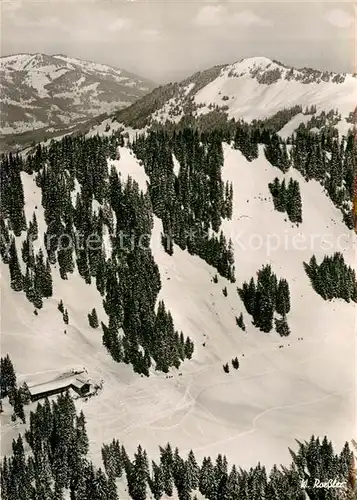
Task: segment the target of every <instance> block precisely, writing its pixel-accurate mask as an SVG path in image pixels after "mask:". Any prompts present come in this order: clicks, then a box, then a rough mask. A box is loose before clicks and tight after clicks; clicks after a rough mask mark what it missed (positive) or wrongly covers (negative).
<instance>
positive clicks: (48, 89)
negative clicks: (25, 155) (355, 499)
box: [0, 54, 155, 134]
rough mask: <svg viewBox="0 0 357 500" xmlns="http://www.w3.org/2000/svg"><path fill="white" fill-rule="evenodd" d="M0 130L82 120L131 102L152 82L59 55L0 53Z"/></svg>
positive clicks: (68, 123) (39, 127)
mask: <svg viewBox="0 0 357 500" xmlns="http://www.w3.org/2000/svg"><path fill="white" fill-rule="evenodd" d="M0 82H1V83H0V89H1V133H2V134H14V133H22V132H27V131H33V130H35V129H43V128H46V127H63V126H68V125H72V124H74V123H79V122H83V121H84V120H88V118H91V117H93V116H97V115H100V114H102V113H110V112H113V111H114V110H117V109H120V108H123V107H125V106H128V105H130V104H131V103H133V102H134V101H136V100H137V99H138V98H140V97H142V96H143V95H145V94H147V93H148V92H149V91H150V90H152V89H153V88H154V87H155V84H154V83H153V82H151V81H149V80H146V79H143V78H140V77H138V76H136V75H133V74H131V73H128V72H126V71H123V70H122V69H117V68H112V67H110V66H105V65H103V64H97V63H93V62H88V61H82V60H80V59H74V58H70V57H67V56H64V55H60V54H56V55H45V54H16V55H11V56H6V57H2V58H1V59H0Z"/></svg>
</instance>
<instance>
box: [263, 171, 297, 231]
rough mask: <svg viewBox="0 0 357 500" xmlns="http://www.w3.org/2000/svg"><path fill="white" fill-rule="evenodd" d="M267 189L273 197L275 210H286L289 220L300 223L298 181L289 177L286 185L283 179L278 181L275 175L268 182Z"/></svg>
mask: <svg viewBox="0 0 357 500" xmlns="http://www.w3.org/2000/svg"><path fill="white" fill-rule="evenodd" d="M269 190H270V193H271V195H272V197H273V203H274V208H275V210H278V211H279V212H286V213H287V214H288V217H289V220H290V221H291V222H294V223H297V224H299V223H301V222H302V203H301V194H300V186H299V183H298V181H294V180H293V179H292V178H290V180H289V183H288V186H286V183H285V179H283V180H282V182H281V183H280V181H279V179H278V177H275V179H274V182H271V183H269Z"/></svg>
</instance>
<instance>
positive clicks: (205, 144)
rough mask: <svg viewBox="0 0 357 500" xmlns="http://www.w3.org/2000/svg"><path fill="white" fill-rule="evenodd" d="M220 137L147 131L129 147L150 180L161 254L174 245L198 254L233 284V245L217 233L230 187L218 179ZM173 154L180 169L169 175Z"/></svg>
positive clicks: (227, 211) (228, 213)
mask: <svg viewBox="0 0 357 500" xmlns="http://www.w3.org/2000/svg"><path fill="white" fill-rule="evenodd" d="M222 140H223V138H222V134H221V133H220V132H219V131H217V130H215V131H213V132H210V133H202V132H200V131H199V130H198V129H194V128H192V127H184V128H183V129H182V130H181V129H178V130H176V129H175V128H174V129H173V130H171V129H170V130H169V131H166V130H163V129H158V130H151V131H150V132H149V133H148V134H145V135H144V134H143V135H140V136H138V137H137V138H136V140H135V141H134V143H133V144H132V148H133V151H134V152H135V154H136V156H137V157H138V158H139V159H140V160H141V161H142V162H143V165H144V168H145V172H146V174H147V175H148V177H149V178H150V185H149V193H150V199H151V202H152V207H153V211H154V213H155V215H157V216H158V217H159V218H161V219H162V223H163V229H164V235H163V244H164V247H165V250H166V251H167V252H168V253H169V254H172V252H173V243H176V244H177V245H179V246H180V248H182V249H186V248H187V250H188V251H189V252H190V253H191V254H194V255H198V256H199V257H201V258H202V259H204V260H205V261H206V262H208V263H209V264H210V265H212V266H214V267H215V268H216V269H217V271H218V272H219V273H220V274H221V275H222V276H223V277H225V278H227V279H229V280H230V281H232V282H234V280H235V278H234V259H233V248H232V242H231V241H228V242H227V241H226V238H225V236H224V235H223V232H222V231H220V225H221V220H222V219H223V218H231V217H232V203H233V188H232V184H229V183H226V184H224V182H223V181H222V176H221V168H222V165H223V146H222ZM173 155H175V157H176V158H177V160H178V162H179V164H180V168H179V171H178V172H176V173H177V175H175V172H174V160H173Z"/></svg>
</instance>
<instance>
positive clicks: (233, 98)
mask: <svg viewBox="0 0 357 500" xmlns="http://www.w3.org/2000/svg"><path fill="white" fill-rule="evenodd" d="M192 80H193V82H192V83H190V84H189V85H187V81H185V82H182V83H181V84H179V85H178V90H177V92H176V94H175V95H174V96H173V97H171V98H170V99H169V100H167V102H166V103H165V104H164V105H163V106H162V107H161V108H160V109H158V110H156V111H155V113H154V114H153V119H154V120H156V121H159V122H165V121H166V120H170V121H174V122H175V121H177V120H178V119H179V118H180V117H181V116H183V114H184V108H185V106H187V103H188V101H189V100H190V101H191V105H192V104H193V106H194V111H193V113H194V115H202V114H206V113H208V112H209V111H211V110H212V109H220V110H221V111H224V112H226V113H227V115H228V117H229V118H236V119H239V118H243V119H244V120H246V121H248V122H250V121H252V120H253V119H264V118H267V117H270V116H272V115H274V114H275V113H277V112H278V111H280V110H282V109H286V108H290V107H293V106H295V105H300V106H302V109H303V110H304V109H305V108H306V107H311V106H312V105H313V106H316V110H317V113H320V112H321V111H329V110H331V109H337V110H338V111H339V113H341V123H342V129H343V131H344V133H346V129H347V130H348V128H350V127H351V125H349V124H347V122H346V120H345V118H346V117H348V115H349V113H350V112H351V111H353V110H354V109H355V106H356V102H357V79H356V77H355V76H353V75H351V74H343V75H340V74H336V73H329V72H321V71H317V70H313V69H308V68H304V69H300V70H298V69H294V68H290V67H287V66H285V65H283V64H282V63H278V62H275V61H272V60H270V59H268V58H266V57H252V58H247V59H243V60H241V61H239V62H236V63H234V64H229V65H226V66H224V67H223V68H222V69H221V70H220V72H219V74H218V76H217V77H214V78H212V79H210V80H209V79H208V80H207V82H206V84H205V85H202V84H200V85H198V83H197V78H196V81H195V78H194V77H192ZM304 118H305V117H304V115H302V114H300V115H298V117H295V120H294V125H296V126H295V127H294V128H297V126H298V125H299V123H301V122H303V121H304Z"/></svg>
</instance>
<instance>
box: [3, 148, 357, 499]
mask: <svg viewBox="0 0 357 500" xmlns="http://www.w3.org/2000/svg"><path fill="white" fill-rule="evenodd" d="M120 153H121V159H120V160H119V161H115V162H113V163H114V165H115V166H116V168H117V169H118V171H120V172H121V175H122V177H123V178H124V179H125V178H126V177H127V175H131V176H133V177H134V178H135V179H136V180H137V181H138V183H139V186H140V188H141V189H143V190H145V189H146V187H147V181H148V179H147V177H146V175H145V172H144V170H143V167H141V166H140V165H139V162H138V161H137V160H136V158H135V156H134V155H133V154H132V153H131V152H130V151H129V150H128V149H126V148H121V149H120ZM224 155H225V162H224V167H223V176H224V179H225V180H230V181H232V182H233V186H234V213H233V218H232V221H226V222H225V223H224V225H223V229H224V231H225V233H226V234H227V236H228V235H229V236H231V237H232V239H233V241H234V246H235V260H236V263H235V265H236V278H237V283H236V284H232V283H229V282H227V280H225V279H223V278H219V281H218V283H217V284H215V283H214V282H213V280H212V278H213V276H214V275H215V274H216V271H215V270H214V269H213V268H212V267H210V266H209V265H208V264H206V263H205V262H203V261H202V260H200V259H199V258H198V257H196V256H192V255H190V254H188V252H187V251H182V250H181V249H180V248H178V247H177V246H175V248H174V254H173V256H169V255H168V254H167V253H165V252H164V250H163V248H162V245H161V238H160V233H161V231H162V224H161V221H160V220H158V219H157V218H155V223H154V230H153V234H152V240H151V248H152V251H153V255H154V258H155V261H156V262H157V264H158V266H159V269H160V274H161V281H162V289H161V291H160V295H159V299H164V301H165V304H166V306H167V307H168V308H169V309H170V310H171V312H172V315H173V318H174V322H175V326H176V328H177V329H182V330H183V331H184V332H185V334H186V335H189V336H190V337H191V338H192V339H193V340H194V342H195V347H196V349H195V353H194V356H193V359H192V360H191V361H188V362H185V363H184V364H183V365H182V367H181V368H180V370H179V372H178V371H176V370H173V371H172V372H171V374H170V376H169V377H168V376H167V375H165V374H162V373H152V375H151V377H150V378H149V379H147V378H141V377H140V376H138V375H136V374H134V373H133V371H132V369H131V368H130V367H129V366H126V365H124V364H116V363H115V362H114V361H113V360H112V359H111V358H110V356H109V355H108V354H107V353H106V352H105V349H104V348H103V346H102V342H101V331H100V329H98V330H92V329H91V328H89V326H88V321H87V314H88V312H89V311H90V310H91V309H92V308H93V307H95V308H96V310H97V312H98V316H99V320H105V319H106V317H105V314H104V311H103V308H102V305H101V297H100V295H99V293H98V292H97V290H96V288H95V286H89V285H86V284H85V282H84V281H83V279H82V278H80V277H79V276H78V275H77V274H76V273H74V274H73V275H71V276H70V277H69V279H68V280H67V281H63V280H61V279H60V276H59V273H58V270H56V269H54V270H53V271H54V272H53V275H54V295H53V297H52V298H51V299H49V300H45V301H44V307H43V309H42V310H40V312H39V316H38V317H36V316H35V315H34V314H33V306H32V305H31V304H30V303H29V302H28V301H27V300H26V298H25V297H24V294H23V293H22V292H21V293H16V292H14V291H13V290H11V289H10V288H9V283H8V281H9V280H8V269H7V268H6V266H4V265H3V264H1V271H2V276H1V294H2V312H3V314H2V319H1V330H2V338H1V351H2V353H6V352H9V353H10V356H11V358H12V360H13V362H14V365H15V367H16V370H17V372H18V374H19V378H20V380H27V379H34V378H36V377H41V379H42V381H45V380H47V381H49V380H52V379H53V376H54V373H55V374H56V375H58V373H65V372H68V371H69V370H70V369H71V368H77V367H81V368H82V367H83V368H86V369H87V371H88V376H89V377H90V378H91V379H92V380H96V381H98V382H100V381H103V389H102V391H101V392H100V393H99V394H98V396H96V397H93V398H91V399H89V400H88V401H87V402H85V401H84V400H78V401H77V405H78V408H83V410H84V412H85V415H86V418H87V421H88V426H87V427H88V432H89V437H90V451H91V457H92V459H93V460H94V462H95V463H97V464H99V463H100V448H101V445H102V443H103V442H108V441H110V440H111V439H112V438H113V437H116V438H118V439H119V440H120V441H121V442H123V443H124V444H125V446H126V448H127V450H128V452H129V453H132V452H134V451H135V449H136V446H137V445H138V443H141V444H142V446H143V447H145V448H146V449H147V450H148V452H149V453H150V455H151V456H152V457H153V458H155V456H157V453H158V445H160V444H161V445H162V444H165V443H166V442H167V441H170V442H171V443H172V445H173V446H178V447H179V448H180V450H181V452H182V453H184V452H188V451H189V449H191V448H192V449H193V450H194V452H195V455H196V456H197V458H201V457H202V456H204V455H208V454H211V455H216V454H217V453H219V452H222V453H225V454H226V455H227V457H228V459H229V460H230V461H231V462H235V463H237V464H239V465H242V466H249V465H252V464H256V463H257V462H258V461H259V460H260V461H261V462H263V463H265V464H267V465H268V466H269V465H272V464H273V463H275V462H277V463H284V462H287V461H288V460H289V454H288V449H287V447H288V446H294V439H295V438H297V439H307V438H309V437H310V436H311V434H313V433H314V434H316V435H322V434H325V433H327V434H328V435H329V437H330V438H331V439H332V440H333V441H334V443H335V444H336V446H338V447H339V446H341V444H342V443H343V442H344V441H345V440H350V439H351V437H352V436H353V435H355V432H356V427H355V420H354V415H355V413H354V412H355V392H354V391H355V374H354V373H353V371H352V370H351V368H352V367H353V366H354V356H355V331H354V330H355V328H354V326H355V312H354V307H353V305H352V304H347V303H345V302H342V301H340V300H336V301H333V302H332V303H327V302H324V301H323V300H322V299H321V298H320V297H319V296H318V295H317V294H316V293H315V292H314V291H313V290H312V288H311V286H310V284H309V282H308V278H307V276H306V275H305V274H304V270H303V266H302V262H303V261H304V260H307V259H309V258H310V257H311V255H312V254H313V253H315V255H317V257H318V260H319V257H320V256H323V255H325V254H326V253H331V252H332V251H333V248H332V247H330V248H328V247H327V246H326V243H325V244H323V243H322V239H323V238H325V240H326V239H327V237H328V238H330V240H331V241H333V242H335V245H337V244H339V245H340V247H339V248H338V249H339V250H343V252H344V254H345V259H346V261H347V262H349V263H350V264H351V265H355V255H354V248H353V247H354V244H355V237H354V235H352V233H348V232H347V230H346V228H345V226H344V225H343V224H342V222H341V216H340V212H339V211H338V210H337V209H335V208H334V206H333V205H332V203H331V202H330V201H329V200H328V199H327V198H326V197H325V195H324V194H323V193H322V192H321V187H320V186H319V185H318V184H317V183H315V182H312V181H310V182H309V183H305V182H304V181H303V179H302V178H301V177H300V175H299V174H298V173H297V172H292V171H291V172H289V173H288V174H287V177H289V176H293V177H294V178H296V179H298V180H299V182H300V186H301V194H302V200H303V218H304V213H305V214H308V216H307V215H306V217H305V218H304V222H303V224H301V226H300V227H299V228H298V229H297V228H293V227H291V224H290V223H288V222H285V221H284V215H283V214H281V213H278V212H276V211H274V210H273V204H272V200H271V197H270V193H269V190H268V182H270V181H271V180H273V179H274V177H275V176H278V177H281V176H282V174H281V172H280V171H279V170H277V169H274V168H273V167H272V166H271V165H270V164H269V163H268V162H267V161H266V159H265V157H264V155H263V154H260V156H259V158H258V159H257V160H255V161H253V162H252V163H248V162H247V161H246V160H245V158H244V157H243V156H242V155H241V153H240V152H239V151H236V150H233V149H231V147H230V146H228V145H226V146H225V148H224ZM175 168H176V169H178V168H179V165H178V163H177V160H176V159H175ZM23 176H24V188H25V197H26V209H27V213H26V215H27V217H28V218H29V217H30V216H31V215H32V211H33V210H35V211H36V209H35V206H37V207H41V195H40V191H39V189H38V188H37V187H36V185H35V183H34V181H33V179H32V177H30V176H29V175H28V174H23ZM247 200H249V201H247ZM36 212H37V216H38V219H39V224H40V232H41V227H42V230H43V227H44V226H43V224H44V221H43V211H42V210H41V209H40V208H38V209H37V211H36ZM41 224H42V226H41ZM299 233H300V234H302V235H305V237H306V238H308V239H310V238H312V237H313V238H314V241H315V243H314V244H313V245H312V246H311V247H310V248H307V249H301V246H302V244H301V236H300V240H298V241H300V243H298V245H300V247H299V246H298V248H296V249H295V250H294V249H293V248H292V242H293V241H294V240H293V238H294V237H297V236H296V235H297V234H299ZM344 235H345V236H344ZM278 238H280V245H278V247H277V245H276V244H275V247H276V248H275V250H273V249H272V248H271V247H270V250H269V251H268V248H267V242H268V241H269V242H270V244H272V243H273V242H275V243H276V241H277V239H278ZM261 239H262V240H263V242H265V244H263V245H261V246H260V247H259V248H258V246H259V245H258V243H259V242H260V240H261ZM286 241H287V242H288V243H287V244H285V242H286ZM289 245H290V246H289ZM324 245H325V246H324ZM321 247H322V248H321ZM342 247H343V248H344V249H342ZM268 262H271V263H272V267H273V270H274V271H275V272H276V274H277V275H278V277H286V278H287V279H288V281H289V284H290V290H291V303H292V310H291V312H290V313H289V324H290V327H291V330H292V333H291V335H290V336H289V337H288V338H286V339H281V338H280V337H279V336H278V335H277V334H276V333H274V332H271V333H270V334H264V333H262V332H260V331H257V330H256V329H255V328H254V327H253V326H252V325H251V324H250V321H249V317H248V315H247V313H246V312H245V309H244V307H243V304H242V302H241V300H240V298H239V297H238V295H237V292H236V286H237V285H239V286H240V285H241V283H242V282H243V281H244V280H246V279H249V278H250V277H251V276H252V275H253V276H255V273H256V271H257V270H258V269H259V268H260V267H261V265H262V264H265V263H268ZM224 286H226V287H227V290H228V296H227V297H224V295H223V293H222V288H223V287H224ZM60 299H62V300H63V302H64V305H65V307H67V308H68V312H69V318H70V323H69V325H64V323H63V321H62V317H61V314H60V313H59V312H58V310H57V304H58V302H59V300H60ZM240 312H243V314H244V318H245V323H246V325H247V330H246V332H242V331H241V330H240V329H239V328H237V326H236V324H235V316H238V315H239V314H240ZM65 329H66V334H65V333H64V330H65ZM300 337H303V340H299V338H300ZM203 344H205V345H203ZM279 345H284V347H283V348H279ZM236 355H237V356H238V358H239V360H240V369H239V370H238V371H235V370H231V372H230V373H229V374H225V373H224V372H223V370H222V364H223V363H226V362H230V360H231V359H232V357H234V356H236ZM180 374H181V375H180ZM26 408H27V411H29V410H30V409H31V406H29V407H26ZM0 420H1V424H2V425H1V433H2V448H1V453H2V454H3V455H4V454H6V453H9V452H10V450H11V440H12V438H13V437H14V436H16V435H17V433H18V432H19V430H20V429H21V428H23V426H22V424H19V423H16V424H14V423H12V422H11V421H10V410H9V409H8V408H5V412H4V413H3V414H1V415H0ZM122 488H124V485H123V486H122ZM122 491H123V490H122ZM122 497H123V498H126V497H125V496H124V492H123V496H122Z"/></svg>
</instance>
